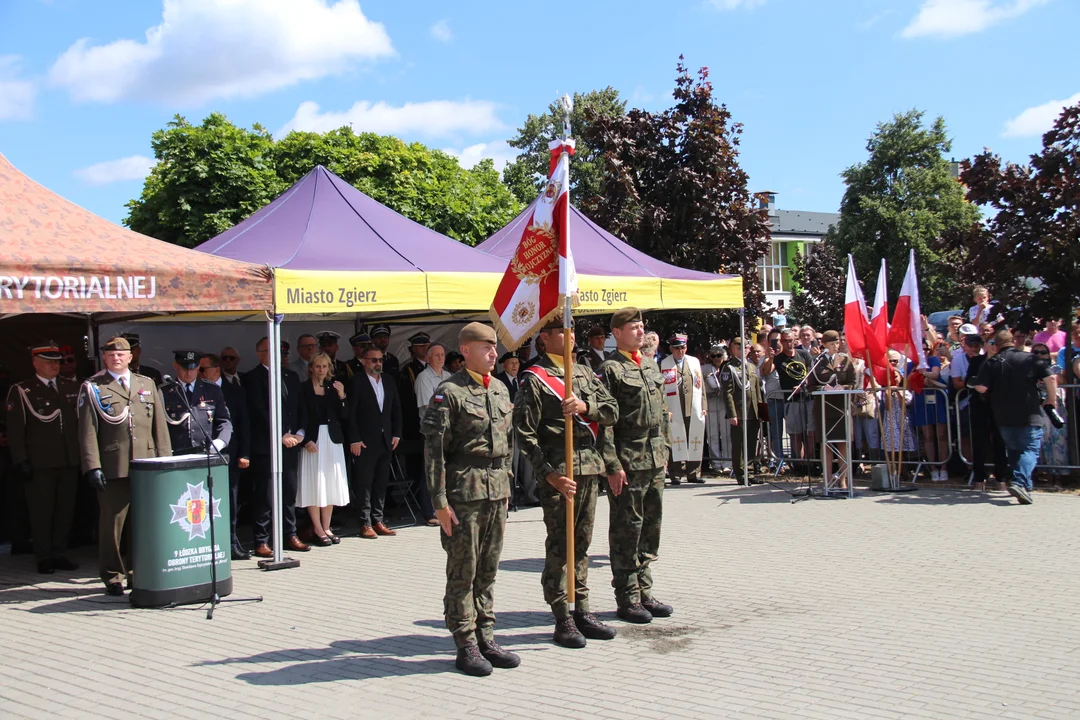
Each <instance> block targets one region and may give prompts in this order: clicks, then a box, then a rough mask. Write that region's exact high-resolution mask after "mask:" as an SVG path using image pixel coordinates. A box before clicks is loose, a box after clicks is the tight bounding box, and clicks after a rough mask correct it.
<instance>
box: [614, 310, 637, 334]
mask: <svg viewBox="0 0 1080 720" xmlns="http://www.w3.org/2000/svg"><path fill="white" fill-rule="evenodd" d="M631 322H644V320H642V319H641V311H640V310H638V309H637V308H636V307H624V308H622V309H621V310H616V311H615V314H614V315H612V316H611V329H612V330H614V329H615V328H621V327H622V326H623V325H625V324H626V323H631Z"/></svg>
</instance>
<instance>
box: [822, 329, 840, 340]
mask: <svg viewBox="0 0 1080 720" xmlns="http://www.w3.org/2000/svg"><path fill="white" fill-rule="evenodd" d="M821 342H840V333H838V332H836V331H835V330H826V331H825V332H823V333H822V334H821Z"/></svg>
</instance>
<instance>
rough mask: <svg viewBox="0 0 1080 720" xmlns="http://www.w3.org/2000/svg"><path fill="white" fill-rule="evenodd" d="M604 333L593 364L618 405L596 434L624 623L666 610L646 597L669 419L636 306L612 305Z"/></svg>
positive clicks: (614, 581) (663, 614) (661, 380)
mask: <svg viewBox="0 0 1080 720" xmlns="http://www.w3.org/2000/svg"><path fill="white" fill-rule="evenodd" d="M611 330H612V333H613V334H614V335H615V342H616V347H617V350H616V352H614V353H612V354H611V357H610V359H609V360H607V361H606V362H604V364H603V365H601V366H600V376H601V380H602V381H603V382H604V384H605V385H606V386H607V389H608V391H609V392H610V393H611V395H612V397H614V398H615V401H616V402H617V403H618V406H619V419H618V421H617V422H616V423H615V424H614V425H613V426H612V427H610V428H604V429H603V432H602V435H601V436H602V442H601V449H602V452H603V456H604V464H605V465H606V470H607V476H608V487H609V488H610V490H611V492H610V493H609V494H608V501H609V502H608V507H609V510H610V526H609V529H608V544H609V546H610V549H609V554H610V557H611V574H612V580H611V585H612V587H614V588H615V600H616V602H617V603H618V606H619V609H618V612H617V615H618V616H619V617H620V618H622V619H623V620H626V621H627V622H632V623H648V622H651V621H652V619H653V618H654V617H668V616H670V615H671V613H672V612H673V610H672V607H671V606H670V605H665V604H664V603H662V602H660V601H658V600H657V599H656V598H655V597H654V596H653V594H652V584H653V583H652V571H651V569H650V564H651V563H652V561H653V560H655V559H656V557H657V552H658V550H659V547H660V521H661V518H662V517H663V493H664V466H665V465H666V463H667V458H668V450H669V440H668V438H669V437H670V436H669V434H668V423H669V422H670V420H669V418H668V413H667V407H666V405H665V404H664V378H663V375H661V374H660V368H659V367H658V366H657V365H656V362H655V361H653V360H652V359H651V358H647V357H643V356H642V354H641V344H642V342H643V341H644V339H645V324H644V322H642V319H641V311H640V310H638V309H637V308H632V307H629V308H623V309H621V310H619V311H618V312H616V313H615V314H614V315H613V316H612V318H611Z"/></svg>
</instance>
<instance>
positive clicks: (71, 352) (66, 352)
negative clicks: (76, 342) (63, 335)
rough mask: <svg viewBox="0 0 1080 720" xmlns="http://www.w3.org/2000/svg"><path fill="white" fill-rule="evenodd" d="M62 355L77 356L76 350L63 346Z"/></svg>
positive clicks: (61, 348)
mask: <svg viewBox="0 0 1080 720" xmlns="http://www.w3.org/2000/svg"><path fill="white" fill-rule="evenodd" d="M60 354H61V355H74V354H75V348H73V347H71V346H70V345H61V346H60Z"/></svg>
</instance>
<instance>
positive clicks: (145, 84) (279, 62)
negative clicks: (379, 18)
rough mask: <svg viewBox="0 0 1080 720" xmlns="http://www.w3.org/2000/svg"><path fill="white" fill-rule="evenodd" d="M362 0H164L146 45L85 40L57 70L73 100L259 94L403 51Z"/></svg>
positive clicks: (191, 101) (181, 100) (195, 100)
mask: <svg viewBox="0 0 1080 720" xmlns="http://www.w3.org/2000/svg"><path fill="white" fill-rule="evenodd" d="M393 53H394V49H393V46H392V45H391V43H390V37H389V36H388V35H387V34H386V30H385V28H384V27H383V26H382V25H381V24H380V23H376V22H372V21H371V20H369V19H368V18H367V17H365V16H364V13H363V12H362V11H361V10H360V4H359V2H358V1H357V0H229V2H220V1H218V0H164V10H163V12H162V19H161V24H160V25H157V26H155V27H152V28H150V29H149V30H147V31H146V40H145V41H144V42H139V41H135V40H126V39H125V40H116V41H114V42H111V43H108V44H106V45H92V44H91V41H90V40H89V39H86V38H83V39H81V40H79V41H78V42H76V43H75V44H74V45H72V46H71V47H70V48H68V49H67V51H66V52H64V54H63V55H61V56H60V57H59V59H57V61H56V63H55V64H54V65H53V67H52V69H51V70H50V72H49V80H50V82H51V83H52V84H53V85H54V86H59V87H63V88H66V89H67V90H68V92H69V93H70V94H71V97H72V99H74V100H76V101H84V102H102V103H111V102H116V101H119V100H127V99H140V100H155V101H162V102H166V103H170V104H174V105H175V104H181V105H198V104H201V103H204V102H207V101H209V100H212V99H216V98H234V97H254V96H256V95H260V94H262V93H266V92H269V91H272V90H276V89H279V88H283V87H287V86H290V85H295V84H296V83H298V82H301V81H304V80H312V79H316V78H321V77H325V76H328V75H336V74H340V73H342V72H345V71H347V70H349V69H350V68H352V67H353V66H354V64H355V63H357V62H360V61H365V60H374V59H377V58H382V57H386V56H389V55H393Z"/></svg>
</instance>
